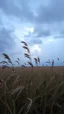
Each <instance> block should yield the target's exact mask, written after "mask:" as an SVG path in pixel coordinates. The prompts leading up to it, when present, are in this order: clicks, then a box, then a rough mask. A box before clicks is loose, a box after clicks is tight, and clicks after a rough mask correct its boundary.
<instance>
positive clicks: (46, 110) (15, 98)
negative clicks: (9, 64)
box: [0, 67, 64, 114]
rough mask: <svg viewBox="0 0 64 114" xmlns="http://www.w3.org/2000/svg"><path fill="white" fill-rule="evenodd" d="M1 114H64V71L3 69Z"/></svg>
mask: <svg viewBox="0 0 64 114" xmlns="http://www.w3.org/2000/svg"><path fill="white" fill-rule="evenodd" d="M0 114H64V67H53V74H52V67H34V68H24V69H22V68H20V67H17V68H14V71H13V70H12V68H5V69H4V70H3V69H2V68H0Z"/></svg>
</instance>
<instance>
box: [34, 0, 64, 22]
mask: <svg viewBox="0 0 64 114" xmlns="http://www.w3.org/2000/svg"><path fill="white" fill-rule="evenodd" d="M63 11H64V0H50V3H49V5H48V6H43V5H41V6H40V7H39V9H38V15H37V17H36V22H37V23H44V22H45V23H50V22H51V23H52V22H60V21H64V12H63Z"/></svg>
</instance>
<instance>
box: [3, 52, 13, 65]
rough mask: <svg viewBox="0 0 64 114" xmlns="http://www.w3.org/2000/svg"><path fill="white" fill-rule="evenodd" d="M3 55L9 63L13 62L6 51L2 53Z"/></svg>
mask: <svg viewBox="0 0 64 114" xmlns="http://www.w3.org/2000/svg"><path fill="white" fill-rule="evenodd" d="M2 55H3V56H4V58H5V59H7V60H8V62H9V63H11V64H12V61H11V59H10V57H9V56H8V55H7V54H6V53H2ZM12 65H13V64H12Z"/></svg>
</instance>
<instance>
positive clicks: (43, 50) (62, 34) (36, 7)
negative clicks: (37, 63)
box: [0, 0, 64, 65]
mask: <svg viewBox="0 0 64 114" xmlns="http://www.w3.org/2000/svg"><path fill="white" fill-rule="evenodd" d="M21 41H25V42H27V43H28V45H29V48H30V50H31V54H32V58H34V57H40V60H41V65H43V64H46V63H45V62H46V61H47V60H48V59H50V60H52V59H54V61H55V64H56V65H58V64H61V65H62V64H63V61H64V0H39V1H37V0H0V61H1V60H2V59H4V58H3V57H2V53H3V52H5V53H6V54H8V55H9V56H10V57H11V59H12V61H13V62H15V61H16V59H17V57H19V58H20V59H21V64H23V63H25V62H26V61H27V60H26V59H25V57H24V52H25V51H24V49H23V48H22V46H23V45H22V44H21V43H20V42H21ZM57 57H59V59H60V63H59V62H58V60H57ZM33 62H34V61H33ZM14 64H15V63H14Z"/></svg>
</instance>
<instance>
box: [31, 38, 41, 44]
mask: <svg viewBox="0 0 64 114" xmlns="http://www.w3.org/2000/svg"><path fill="white" fill-rule="evenodd" d="M31 43H32V44H42V41H41V40H40V39H34V40H33V39H32V41H31Z"/></svg>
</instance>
